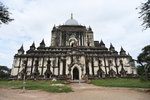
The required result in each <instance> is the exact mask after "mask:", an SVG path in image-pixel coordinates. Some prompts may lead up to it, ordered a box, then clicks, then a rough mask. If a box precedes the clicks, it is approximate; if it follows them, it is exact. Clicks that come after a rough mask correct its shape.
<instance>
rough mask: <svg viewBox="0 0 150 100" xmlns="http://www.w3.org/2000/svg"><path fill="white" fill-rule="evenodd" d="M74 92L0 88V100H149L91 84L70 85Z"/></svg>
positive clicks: (149, 98)
mask: <svg viewBox="0 0 150 100" xmlns="http://www.w3.org/2000/svg"><path fill="white" fill-rule="evenodd" d="M70 86H71V87H72V88H73V90H74V92H70V93H48V92H43V91H37V90H27V91H25V93H22V90H14V89H4V88H0V100H150V94H149V93H144V92H138V91H136V90H133V89H130V88H108V87H107V88H106V87H97V86H94V85H91V84H85V83H75V84H70Z"/></svg>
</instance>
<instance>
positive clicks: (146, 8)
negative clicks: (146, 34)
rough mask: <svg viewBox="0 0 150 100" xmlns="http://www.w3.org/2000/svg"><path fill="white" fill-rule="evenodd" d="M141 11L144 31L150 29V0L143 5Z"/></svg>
mask: <svg viewBox="0 0 150 100" xmlns="http://www.w3.org/2000/svg"><path fill="white" fill-rule="evenodd" d="M139 9H140V12H139V14H140V16H139V18H141V19H142V20H143V23H142V25H143V26H144V29H147V28H150V0H147V2H145V3H142V4H141V6H140V7H139Z"/></svg>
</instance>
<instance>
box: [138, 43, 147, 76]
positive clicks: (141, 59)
mask: <svg viewBox="0 0 150 100" xmlns="http://www.w3.org/2000/svg"><path fill="white" fill-rule="evenodd" d="M138 63H140V64H141V67H143V68H144V74H145V75H146V76H147V77H150V45H147V46H145V47H144V48H143V49H142V52H141V53H140V54H139V56H138ZM139 69H141V70H142V68H139Z"/></svg>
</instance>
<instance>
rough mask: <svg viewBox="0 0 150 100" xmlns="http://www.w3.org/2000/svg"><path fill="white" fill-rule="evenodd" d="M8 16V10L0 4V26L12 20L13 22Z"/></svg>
mask: <svg viewBox="0 0 150 100" xmlns="http://www.w3.org/2000/svg"><path fill="white" fill-rule="evenodd" d="M10 14H11V13H10V12H9V11H8V8H7V7H6V6H4V5H3V3H2V2H0V24H2V23H4V24H8V23H9V22H11V21H12V20H14V19H12V18H10Z"/></svg>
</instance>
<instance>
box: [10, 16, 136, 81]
mask: <svg viewBox="0 0 150 100" xmlns="http://www.w3.org/2000/svg"><path fill="white" fill-rule="evenodd" d="M93 35H94V33H93V31H92V28H91V27H86V26H83V25H80V24H79V23H78V22H77V21H76V20H75V19H74V18H73V15H72V14H71V18H70V19H68V20H67V21H66V22H65V24H64V25H59V26H54V27H53V29H52V31H51V45H50V46H46V45H45V42H44V39H43V40H42V42H41V43H40V44H39V46H38V47H36V46H35V43H34V42H33V44H32V45H31V46H30V49H29V50H27V51H26V52H24V48H23V45H22V46H21V48H20V49H19V50H18V53H17V54H15V56H14V61H13V68H12V71H11V77H13V78H14V79H23V76H24V75H25V76H26V78H27V79H53V78H56V79H58V80H85V78H88V79H100V78H110V77H135V76H136V74H137V73H136V68H135V65H134V62H132V57H131V56H130V55H129V54H127V53H126V51H125V50H124V49H123V48H122V47H121V49H120V51H119V52H118V51H116V50H115V47H114V46H113V45H112V44H110V47H108V48H107V47H106V46H105V44H104V42H103V41H102V40H101V41H94V37H93Z"/></svg>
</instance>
